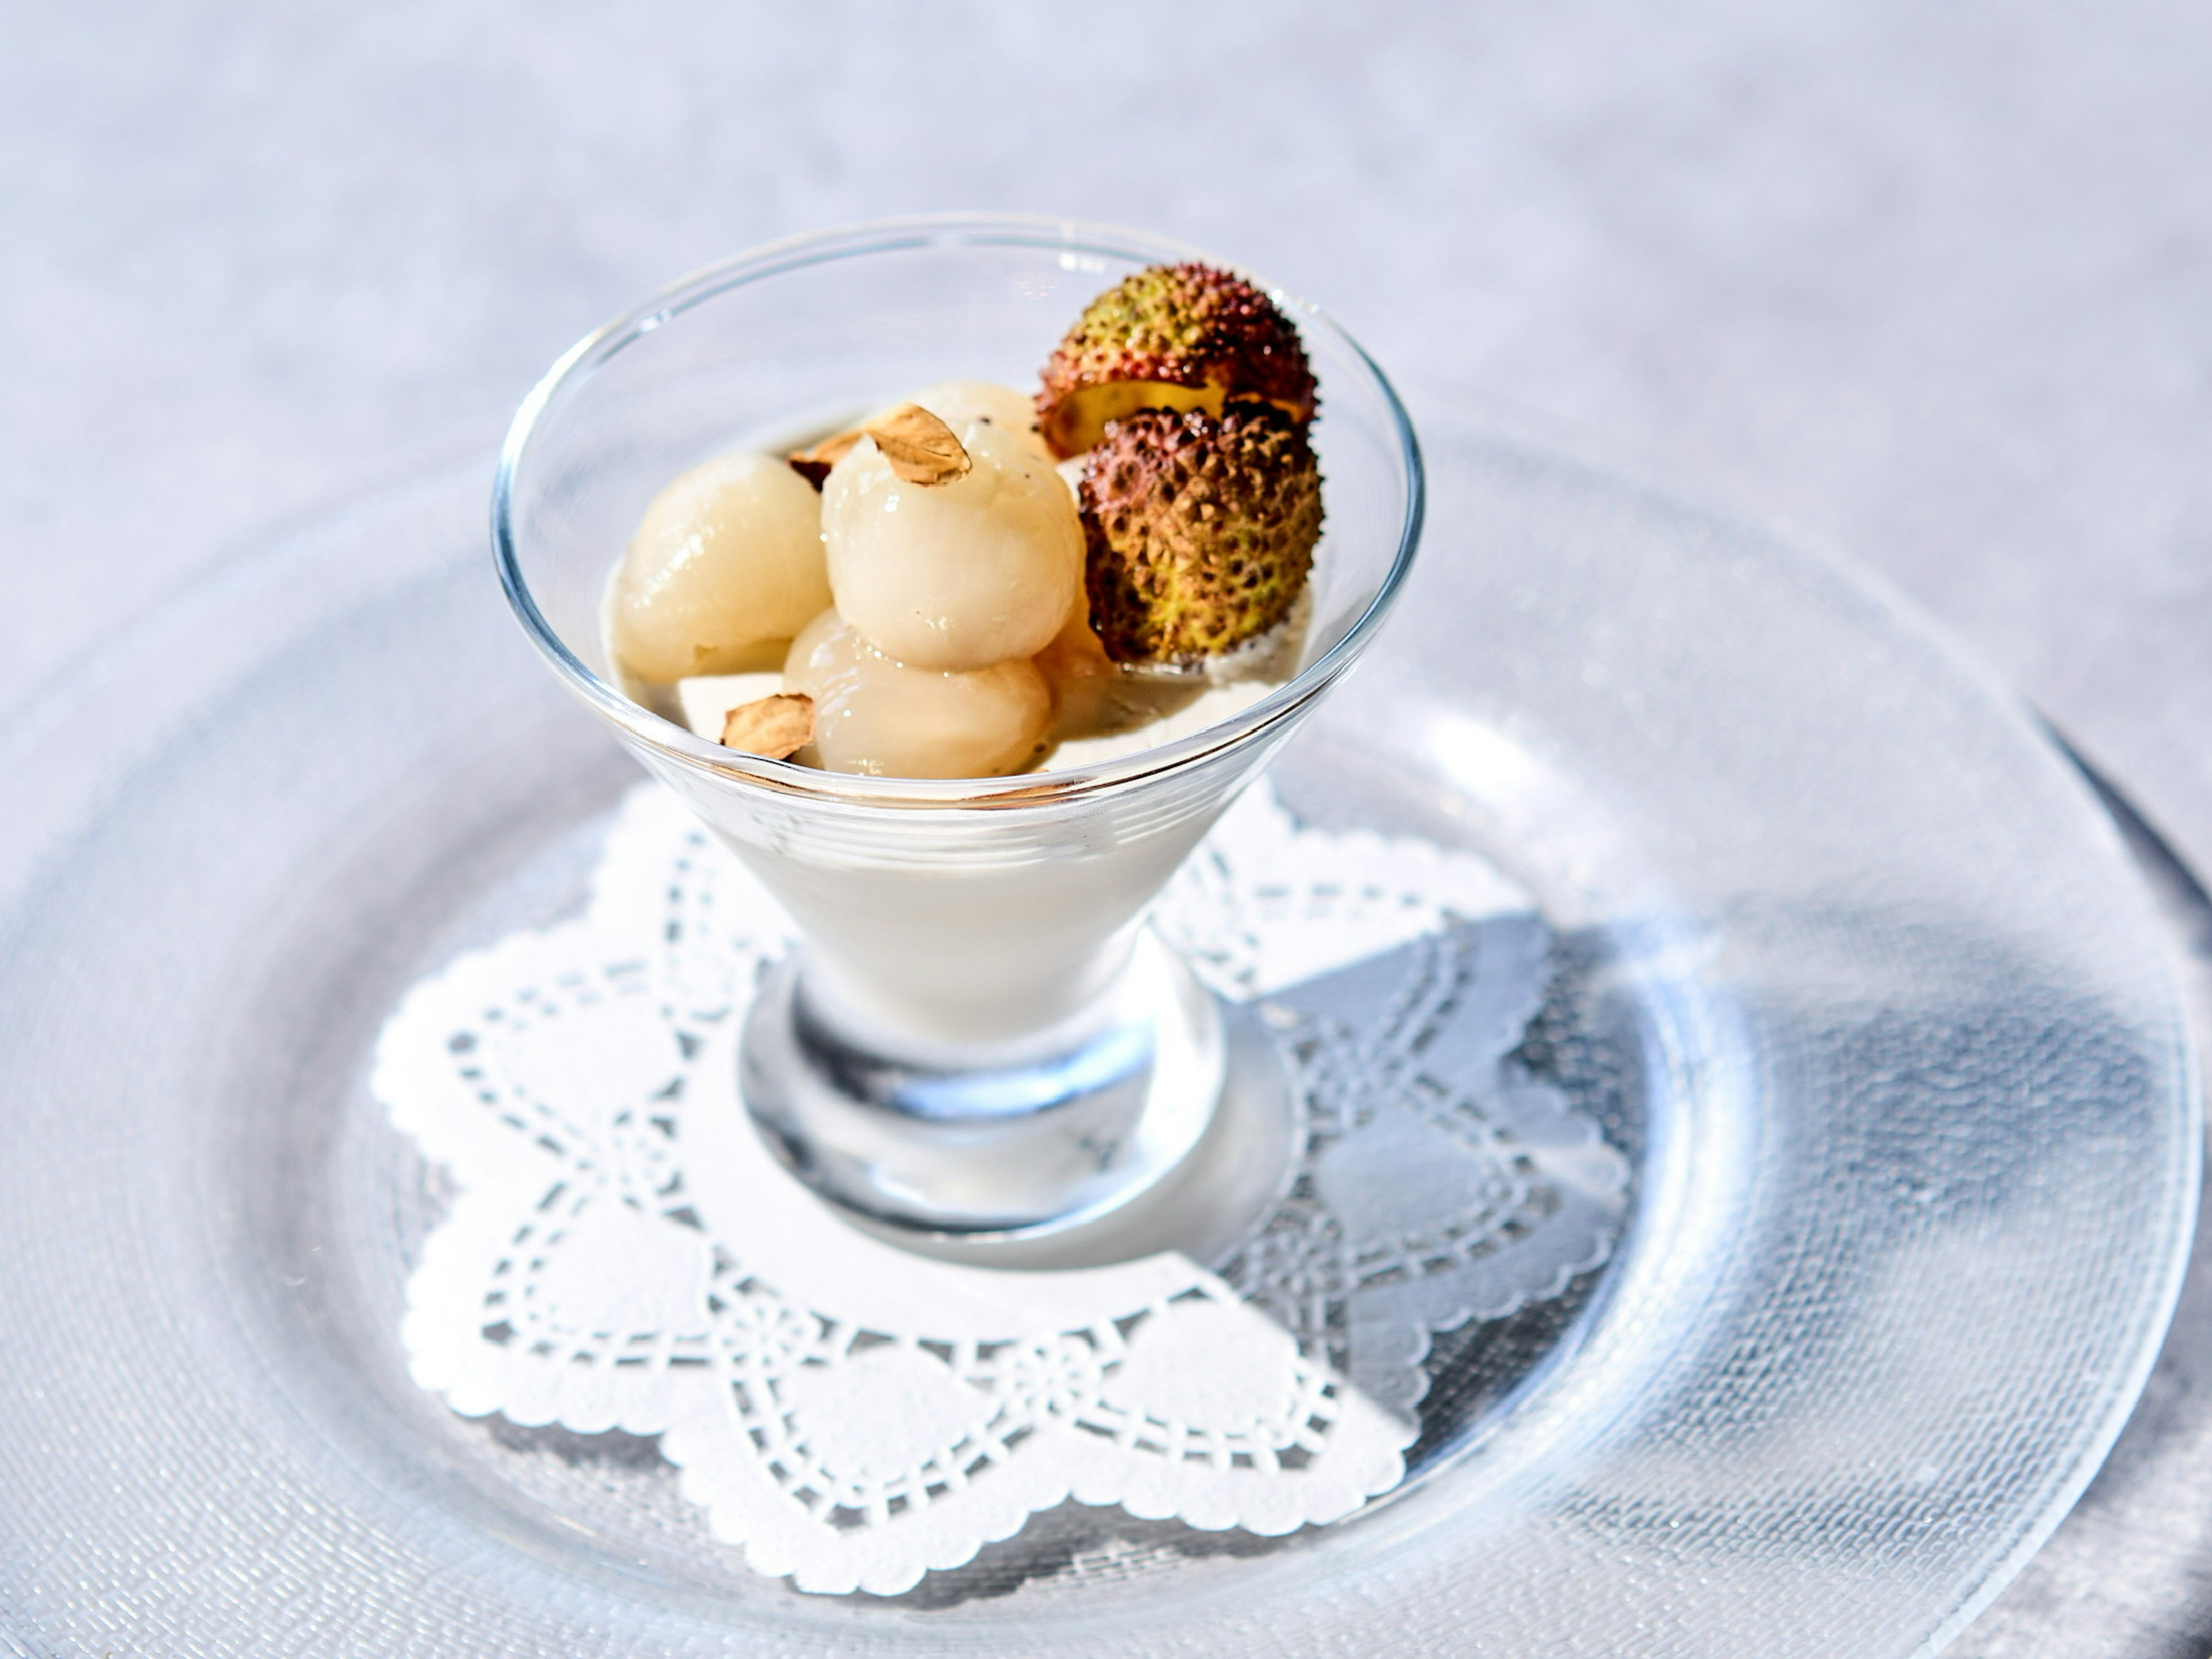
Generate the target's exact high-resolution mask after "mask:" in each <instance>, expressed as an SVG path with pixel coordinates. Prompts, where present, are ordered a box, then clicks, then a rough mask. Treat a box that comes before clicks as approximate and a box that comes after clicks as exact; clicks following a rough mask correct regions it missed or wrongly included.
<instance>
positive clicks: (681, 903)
mask: <svg viewBox="0 0 2212 1659" xmlns="http://www.w3.org/2000/svg"><path fill="white" fill-rule="evenodd" d="M1157 925H1158V927H1159V929H1160V931H1161V932H1162V933H1163V934H1164V936H1165V937H1166V938H1168V939H1170V942H1172V943H1173V944H1175V945H1176V946H1177V947H1178V948H1179V949H1181V950H1182V951H1184V952H1185V953H1186V955H1187V956H1188V957H1190V959H1191V960H1192V961H1193V963H1194V965H1195V966H1196V967H1197V969H1198V970H1199V971H1200V974H1201V975H1202V976H1203V977H1205V978H1206V980H1207V981H1208V982H1209V983H1210V984H1212V986H1213V987H1215V988H1216V989H1217V990H1218V991H1220V992H1221V993H1222V994H1224V995H1226V996H1230V997H1232V998H1236V999H1238V1000H1251V999H1255V998H1257V999H1261V1006H1262V1012H1263V1013H1264V1015H1265V1017H1266V1018H1267V1020H1268V1022H1269V1024H1271V1025H1272V1026H1273V1028H1274V1029H1275V1030H1276V1031H1277V1033H1278V1036H1279V1042H1281V1043H1282V1045H1283V1047H1284V1052H1285V1055H1286V1057H1287V1058H1288V1059H1289V1060H1290V1062H1291V1066H1292V1072H1293V1076H1294V1078H1295V1079H1296V1085H1297V1097H1298V1110H1299V1113H1300V1120H1301V1121H1300V1128H1301V1133H1302V1141H1301V1145H1302V1146H1303V1152H1302V1153H1301V1156H1300V1158H1299V1159H1298V1161H1297V1165H1296V1167H1295V1169H1294V1170H1292V1172H1291V1179H1290V1180H1289V1181H1288V1182H1287V1183H1286V1185H1285V1189H1284V1191H1283V1192H1282V1193H1281V1194H1279V1197H1278V1200H1277V1201H1276V1202H1275V1203H1274V1205H1273V1206H1272V1207H1271V1208H1270V1210H1269V1211H1268V1212H1267V1215H1266V1217H1265V1218H1264V1221H1263V1224H1262V1225H1261V1227H1260V1228H1259V1229H1258V1230H1257V1231H1255V1233H1254V1235H1253V1237H1250V1238H1249V1239H1248V1240H1246V1241H1245V1242H1244V1243H1243V1244H1241V1245H1239V1246H1238V1247H1237V1249H1235V1250H1233V1251H1232V1252H1231V1253H1230V1254H1229V1255H1228V1256H1227V1258H1226V1259H1225V1260H1224V1261H1222V1262H1221V1263H1219V1264H1218V1270H1216V1269H1210V1268H1209V1267H1206V1266H1202V1265H1200V1264H1199V1263H1196V1262H1194V1261H1189V1260H1188V1259H1187V1258H1185V1257H1182V1256H1179V1255H1158V1256H1153V1257H1148V1258H1145V1259H1143V1260H1140V1261H1129V1262H1123V1263H1118V1264H1115V1265H1114V1266H1111V1267H1097V1268H1085V1269H1078V1270H1065V1271H1055V1272H1051V1273H1010V1272H1004V1271H994V1270H992V1269H987V1268H981V1267H965V1266H961V1265H957V1264H953V1263H948V1262H945V1261H933V1260H928V1259H925V1258H922V1257H920V1256H916V1255H911V1254H909V1253H908V1252H905V1251H902V1250H899V1249H896V1248H894V1247H892V1246H890V1245H889V1244H886V1243H883V1242H881V1241H879V1240H878V1239H876V1238H874V1237H871V1236H869V1235H867V1234H866V1233H863V1232H861V1231H858V1230H856V1229H854V1228H852V1227H850V1226H848V1225H846V1224H844V1223H843V1222H842V1221H841V1220H839V1219H837V1218H836V1217H834V1216H833V1215H831V1214H830V1213H829V1212H828V1211H827V1210H826V1209H824V1208H823V1206H822V1205H821V1204H820V1203H819V1202H818V1201H817V1200H815V1199H814V1198H813V1197H812V1195H811V1194H809V1193H807V1192H806V1191H805V1189H804V1188H801V1187H800V1186H799V1184H798V1183H797V1182H795V1181H793V1178H792V1177H791V1176H789V1175H788V1174H787V1173H786V1172H785V1171H784V1170H783V1169H782V1168H781V1165H779V1164H776V1163H775V1160H774V1159H773V1158H771V1157H769V1154H768V1153H767V1152H766V1151H765V1149H764V1148H763V1147H762V1146H761V1145H760V1143H759V1141H758V1140H757V1138H756V1137H755V1136H754V1135H753V1134H752V1133H751V1131H750V1127H749V1126H748V1124H747V1122H746V1120H745V1118H744V1111H743V1108H742V1104H741V1103H740V1102H739V1101H738V1097H737V1090H736V1073H737V1066H736V1044H737V1039H738V1031H739V1030H740V1028H741V1026H742V1024H743V1014H744V1005H745V1001H746V1000H747V998H748V996H749V995H750V990H751V987H752V986H753V985H754V983H755V982H756V980H757V976H758V975H759V972H760V970H761V969H762V968H763V966H764V965H766V964H767V963H769V962H771V961H773V960H775V958H776V957H779V956H781V953H782V952H783V951H785V950H786V949H787V947H788V944H789V940H790V937H791V929H790V924H789V922H788V921H787V919H786V918H785V917H784V916H783V915H782V914H781V911H780V910H779V909H778V908H777V907H776V906H775V903H774V902H773V901H772V900H771V899H770V898H769V896H768V895H767V894H766V893H765V891H764V890H762V889H761V888H760V887H759V886H758V884H757V883H755V882H754V881H753V880H752V878H750V875H749V874H747V872H745V871H744V869H743V867H742V866H740V865H738V863H737V861H736V860H734V859H733V858H732V857H731V856H730V855H729V854H726V852H724V851H723V850H721V849H720V848H719V847H718V846H717V845H716V844H715V843H714V842H712V841H711V840H710V839H709V838H708V836H706V834H705V833H704V832H703V831H702V830H701V829H699V828H698V827H697V825H696V823H695V821H694V820H692V819H691V818H690V817H689V815H688V814H686V813H685V812H684V810H683V809H682V808H681V807H680V806H679V805H677V804H676V802H675V801H674V800H673V799H672V798H671V797H669V796H668V795H667V794H666V793H665V792H663V791H661V790H660V789H659V788H658V787H655V786H646V787H641V788H640V789H639V790H637V791H636V792H635V793H633V794H632V795H631V796H630V798H629V799H628V801H627V802H626V803H625V805H624V806H623V810H622V811H621V813H620V814H619V815H618V817H617V822H616V824H615V826H614V828H613V829H612V830H611V833H610V835H609V837H608V840H607V843H606V848H605V854H604V856H603V858H602V860H601V861H600V864H599V867H598V870H597V872H595V876H594V879H593V884H592V898H591V902H590V904H589V906H588V907H587V909H586V914H585V915H583V916H582V917H581V918H580V919H579V920H577V921H572V922H568V923H564V924H562V925H560V926H557V927H552V928H549V929H545V930H543V931H532V932H527V933H518V934H515V935H513V936H511V937H509V938H507V939H503V940H501V941H500V942H499V943H498V944H496V945H493V946H491V947H489V949H487V950H483V951H476V952H472V953H471V954H470V955H467V956H465V957H462V958H460V959H459V961H457V962H455V963H453V964H452V966H451V967H449V968H448V969H446V970H445V971H443V972H442V973H441V974H439V975H436V976H435V977H433V978H431V979H429V980H427V981H423V982H422V983H421V984H419V985H417V986H416V987H415V988H414V989H413V990H412V991H411V992H410V994H409V995H408V997H407V998H406V999H405V1000H404V1003H403V1005H402V1006H401V1007H400V1009H399V1010H398V1012H396V1013H395V1015H394V1016H393V1018H392V1021H391V1022H390V1024H388V1025H387V1027H386V1031H385V1033H384V1036H383V1039H382V1041H381V1042H380V1048H379V1051H378V1059H377V1065H376V1068H375V1073H374V1089H375V1091H376V1092H377V1094H378V1096H379V1097H380V1099H382V1100H383V1101H384V1102H385V1103H386V1106H387V1108H388V1109H389V1111H390V1113H391V1115H392V1121H393V1122H394V1123H395V1124H396V1125H398V1127H400V1128H402V1129H403V1130H404V1131H405V1132H406V1133H409V1134H410V1135H412V1136H413V1137H414V1138H415V1139H416V1142H417V1144H418V1145H419V1146H421V1148H422V1151H423V1152H424V1154H425V1156H426V1157H428V1158H430V1159H432V1160H434V1161H435V1162H437V1163H439V1164H443V1165H445V1166H446V1167H447V1170H449V1171H450V1173H451V1175H452V1176H453V1181H454V1183H455V1185H456V1187H457V1188H458V1196H457V1198H456V1200H455V1202H454V1205H453V1210H452V1212H451V1213H450V1215H449V1216H448V1217H447V1219H446V1220H445V1221H444V1222H443V1223H442V1224H441V1225H440V1226H439V1227H438V1228H437V1229H436V1230H435V1231H434V1232H433V1233H432V1234H431V1235H430V1237H429V1238H428V1241H427V1242H426V1243H425V1246H424V1252H423V1257H422V1262H421V1263H420V1265H419V1266H418V1267H417V1268H416V1272H415V1273H414V1275H413V1277H412V1278H411V1279H410V1285H409V1311H408V1315H407V1318H406V1322H405V1325H404V1330H403V1333H402V1335H403V1340H404V1344H405V1346H406V1348H407V1350H408V1353H409V1356H410V1363H411V1365H412V1368H413V1371H414V1375H415V1376H416V1380H417V1381H418V1382H419V1383H421V1384H422V1386H423V1387H425V1388H427V1389H434V1390H435V1391H437V1392H438V1393H440V1394H441V1395H443V1396H444V1397H445V1399H446V1400H447V1403H448V1404H449V1405H451V1406H452V1407H453V1409H455V1410H456V1411H459V1412H461V1413H465V1414H470V1415H481V1414H484V1413H493V1412H497V1413H501V1414H502V1415H504V1416H505V1417H506V1418H507V1419H510V1420H512V1421H513V1422H516V1423H519V1424H523V1425H542V1424H548V1423H558V1424H560V1425H562V1426H564V1427H566V1428H568V1429H570V1430H573V1431H577V1432H579V1433H595V1432H599V1431H605V1430H608V1429H622V1430H624V1431H629V1432H630V1433H633V1434H639V1435H657V1436H659V1437H660V1445H661V1449H662V1452H663V1455H665V1456H666V1457H667V1458H668V1459H669V1461H670V1462H672V1463H674V1464H676V1465H677V1466H678V1468H680V1469H681V1470H682V1480H683V1490H684V1493H685V1495H686V1497H687V1498H690V1500H692V1501H693V1502H696V1503H697V1504H701V1505H702V1506H703V1507H704V1508H705V1510H707V1514H708V1522H709V1524H710V1526H711V1528H712V1529H713V1530H714V1534H715V1535H716V1536H718V1537H720V1538H721V1539H723V1540H724V1541H727V1542H730V1543H732V1544H735V1545H738V1546H741V1547H743V1549H744V1554H745V1558H746V1559H747V1561H748V1562H749V1563H750V1565H752V1566H753V1567H755V1568H756V1569H757V1570H759V1571H763V1572H767V1573H771V1574H779V1575H788V1576H790V1577H791V1578H792V1580H793V1583H795V1584H797V1585H798V1587H799V1588H800V1589H806V1590H814V1591H825V1592H839V1591H848V1590H852V1589H861V1590H866V1591H870V1592H873V1593H878V1594H891V1593H896V1592H897V1591H899V1590H902V1589H907V1588H908V1587H910V1586H911V1585H912V1584H913V1583H915V1582H916V1580H918V1579H919V1577H921V1574H922V1573H923V1572H925V1571H930V1570H932V1569H941V1568H946V1567H951V1566H957V1565H960V1564H961V1563H963V1562H964V1561H966V1560H967V1559H969V1558H970V1557H971V1556H972V1555H973V1554H974V1553H975V1550H976V1549H977V1548H979V1547H981V1545H982V1544H984V1543H986V1542H988V1541H994V1540H997V1539H1000V1538H1005V1537H1007V1536H1010V1535H1012V1534H1013V1533H1014V1532H1015V1531H1017V1530H1018V1529H1019V1528H1020V1527H1021V1526H1022V1525H1023V1523H1024V1522H1025V1521H1026V1520H1027V1519H1028V1517H1029V1516H1030V1515H1031V1514H1032V1513H1035V1512H1036V1511H1037V1510H1042V1509H1047V1508H1049V1507H1051V1506H1053V1505H1054V1504H1059V1503H1060V1502H1063V1501H1065V1500H1066V1499H1068V1498H1074V1499H1076V1500H1078V1501H1079V1502H1083V1503H1088V1504H1120V1505H1121V1506H1122V1507H1123V1508H1124V1509H1126V1510H1128V1511H1130V1512H1131V1513H1132V1514H1134V1515H1137V1516H1145V1517H1153V1518H1157V1517H1164V1516H1175V1517H1176V1518H1179V1519H1181V1520H1182V1521H1183V1522H1187V1523H1188V1524H1190V1525H1193V1526H1196V1527H1201V1528H1225V1527H1232V1526H1233V1527H1241V1528H1245V1529H1247V1530H1249V1531H1252V1532H1255V1533H1260V1534H1279V1533H1284V1532H1288V1531H1291V1530H1293V1529H1295V1528H1297V1527H1300V1526H1303V1525H1308V1524H1313V1523H1317V1522H1328V1521H1331V1520H1335V1519H1338V1518H1340V1517H1341V1516H1345V1515H1347V1514H1349V1513H1350V1512H1352V1510H1355V1509H1356V1508H1358V1506H1359V1505H1360V1504H1362V1503H1364V1501H1366V1500H1367V1499H1368V1498H1371V1497H1374V1496H1376V1495H1377V1494H1379V1493H1381V1492H1386V1491H1388V1490H1389V1488H1390V1487H1391V1486H1394V1485H1395V1484H1396V1482H1397V1481H1398V1480H1400V1479H1401V1474H1402V1469H1403V1465H1402V1461H1401V1455H1402V1453H1403V1451H1404V1449H1405V1448H1406V1447H1407V1445H1408V1444H1410V1443H1412V1441H1413V1437H1414V1435H1415V1432H1416V1423H1415V1407H1416V1406H1417V1403H1418V1401H1419V1398H1420V1395H1421V1390H1422V1389H1423V1387H1424V1386H1425V1379H1424V1377H1423V1374H1422V1372H1421V1370H1420V1362H1421V1359H1422V1358H1423V1356H1424V1354H1425V1351H1426V1347H1427V1343H1428V1339H1429V1336H1430V1334H1431V1333H1432V1332H1435V1331H1438V1330H1442V1329H1445V1328H1449V1327H1450V1326H1453V1325H1455V1324H1458V1323H1462V1322H1464V1321H1465V1320H1466V1319H1468V1318H1469V1317H1473V1316H1496V1315H1498V1314H1500V1313H1503V1312H1505V1311H1510V1310H1511V1309H1512V1308H1513V1307H1515V1306H1517V1305H1519V1304H1521V1303H1522V1301H1524V1300H1526V1299H1527V1298H1528V1297H1541V1296H1547V1295H1551V1294H1553V1293H1556V1292H1557V1291H1558V1290H1559V1288H1561V1286H1563V1285H1565V1282H1566V1279H1568V1278H1569V1277H1570V1276H1571V1274H1572V1273H1574V1272H1576V1271H1577V1270H1579V1269H1581V1268H1583V1267H1590V1266H1594V1265H1595V1264H1596V1263H1598V1262H1599V1261H1602V1260H1603V1258H1604V1256H1605V1254H1606V1252H1607V1249H1609V1248H1610V1245H1611V1243H1612V1240H1613V1236H1614V1233H1615V1232H1616V1231H1617V1229H1618V1226H1619V1222H1620V1214H1621V1210H1622V1206H1623V1202H1624V1200H1623V1193H1624V1191H1625V1188H1626V1166H1625V1164H1623V1163H1622V1161H1621V1160H1620V1158H1619V1157H1618V1155H1617V1154H1615V1153H1613V1152H1612V1151H1611V1150H1610V1149H1609V1148H1607V1147H1606V1146H1604V1144H1603V1142H1602V1140H1601V1139H1600V1138H1599V1136H1598V1135H1597V1133H1595V1128H1594V1127H1592V1126H1591V1125H1590V1124H1589V1122H1588V1121H1587V1120H1585V1119H1583V1118H1581V1117H1580V1116H1578V1115H1576V1114H1574V1113H1573V1112H1572V1111H1571V1110H1570V1109H1568V1108H1567V1107H1566V1105H1565V1103H1564V1102H1563V1101H1562V1100H1560V1099H1559V1097H1558V1096H1557V1094H1556V1092H1555V1091H1552V1090H1550V1089H1549V1088H1548V1087H1547V1086H1546V1085H1541V1084H1538V1083H1536V1082H1534V1080H1533V1079H1528V1078H1526V1077H1525V1076H1522V1075H1521V1074H1520V1073H1517V1072H1516V1070H1514V1068H1512V1067H1511V1066H1510V1065H1509V1064H1508V1063H1507V1062H1506V1061H1505V1060H1504V1056H1505V1055H1506V1054H1507V1053H1508V1052H1509V1051H1510V1049H1511V1048H1513V1047H1514V1046H1515V1045H1516V1043H1517V1042H1518V1041H1519V1036H1520V1033H1521V1030H1522V1027H1523V1026H1524V1025H1525V1024H1526V1022H1527V1020H1528V1018H1529V1016H1530V1015H1531V1014H1532V1013H1533V1012H1534V1008H1535V1006H1536V1005H1537V1001H1538V1000H1539V999H1540V998H1541V991H1542V987H1543V976H1544V966H1543V964H1544V959H1545V956H1546V953H1547V949H1548V936H1547V934H1546V933H1545V931H1544V930H1543V928H1542V927H1541V924H1540V923H1538V922H1537V921H1535V920H1534V917H1533V916H1532V915H1528V914H1527V906H1526V902H1525V900H1524V899H1523V898H1522V896H1521V895H1520V894H1519V893H1518V892H1517V891H1516V890H1515V889H1513V888H1512V887H1511V886H1510V884H1506V883H1505V882H1504V880H1503V879H1502V878H1499V877H1498V875H1497V874H1496V873H1495V872H1493V871H1492V870H1491V868H1490V867H1489V866H1486V865H1485V864H1483V863H1481V862H1480V860H1474V859H1471V858H1468V857H1465V856H1462V855H1456V854H1447V853H1443V852H1441V851H1439V850H1438V849H1437V848H1433V847H1431V846H1428V845H1427V844H1425V843H1422V842H1410V841H1386V840H1383V839H1382V838H1380V837H1376V836H1364V835H1352V836H1328V835H1323V834H1322V833H1320V832H1317V831H1314V830H1311V829H1304V828H1301V827H1300V826H1298V825H1297V824H1296V823H1294V822H1293V821H1292V820H1291V817H1289V815H1288V814H1287V813H1285V811H1283V810H1282V808H1281V807H1280V805H1279V804H1277V803H1276V802H1275V800H1274V799H1273V796H1272V795H1271V794H1270V793H1267V792H1266V791H1265V789H1264V786H1263V787H1261V788H1260V789H1255V790H1254V791H1253V792H1251V793H1249V794H1248V795H1247V796H1246V797H1245V799H1243V802H1241V803H1240V804H1239V805H1237V807H1236V808H1234V809H1232V811H1231V813H1230V814H1229V815H1228V816H1227V817H1225V819H1224V820H1223V822H1222V823H1221V824H1220V826H1219V827H1218V828H1217V829H1216V831H1215V832H1214V834H1213V836H1212V837H1211V838H1210V839H1209V841H1208V842H1206V845H1205V847H1204V848H1202V849H1201V851H1200V854H1199V855H1198V856H1197V857H1196V858H1194V860H1192V861H1191V863H1190V864H1189V865H1188V866H1186V867H1185V869H1184V870H1183V871H1182V872H1181V873H1180V874H1179V875H1178V876H1177V878H1176V880H1175V881H1174V882H1173V883H1172V884H1170V889H1169V890H1168V891H1167V893H1166V894H1165V895H1164V896H1163V898H1162V901H1161V903H1160V905H1159V907H1158V912H1157Z"/></svg>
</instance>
